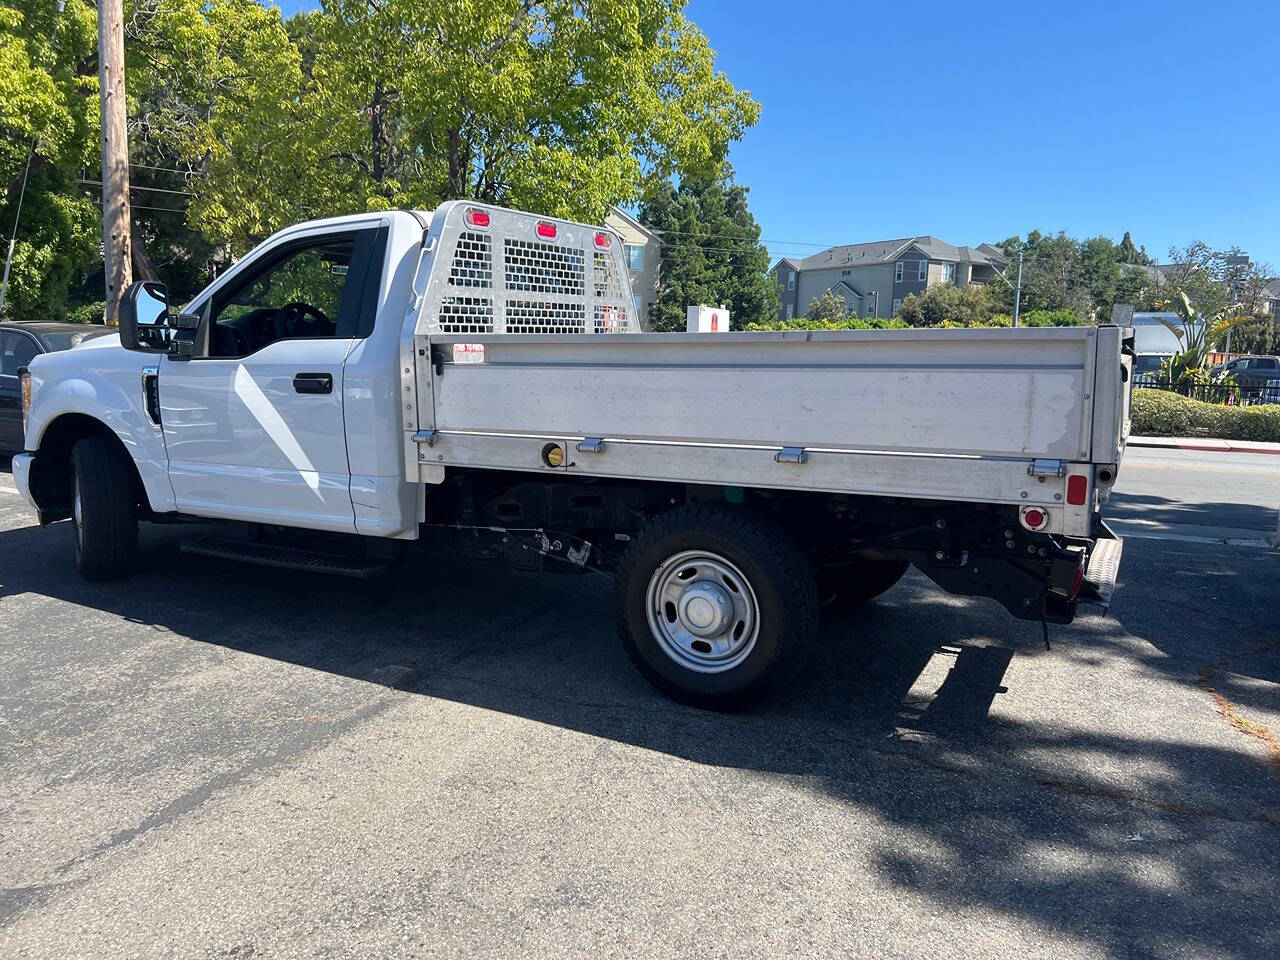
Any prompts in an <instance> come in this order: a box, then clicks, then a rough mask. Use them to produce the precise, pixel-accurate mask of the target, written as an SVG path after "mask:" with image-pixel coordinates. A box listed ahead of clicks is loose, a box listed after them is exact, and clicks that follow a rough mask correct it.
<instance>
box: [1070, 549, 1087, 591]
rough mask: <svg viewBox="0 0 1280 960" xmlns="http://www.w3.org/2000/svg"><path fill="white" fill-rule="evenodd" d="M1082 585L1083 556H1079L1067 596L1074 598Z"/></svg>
mask: <svg viewBox="0 0 1280 960" xmlns="http://www.w3.org/2000/svg"><path fill="white" fill-rule="evenodd" d="M1082 586H1084V556H1083V555H1082V556H1081V557H1080V566H1078V567H1076V575H1075V578H1074V579H1072V581H1071V592H1070V593H1069V594H1067V597H1068V598H1069V599H1071V600H1074V599H1075V598H1076V597H1078V596H1079V595H1080V588H1081V587H1082Z"/></svg>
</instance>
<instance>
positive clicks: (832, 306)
mask: <svg viewBox="0 0 1280 960" xmlns="http://www.w3.org/2000/svg"><path fill="white" fill-rule="evenodd" d="M804 316H805V319H806V320H812V321H813V322H815V323H819V324H822V325H824V326H832V327H835V326H839V325H840V324H842V323H844V321H846V320H847V319H849V310H848V304H847V303H845V300H844V297H842V296H840V295H839V294H837V293H832V292H831V291H830V290H828V291H827V292H826V293H824V294H823V295H822V296H820V297H814V298H813V299H812V300H810V301H809V309H808V310H807V311H805V315H804Z"/></svg>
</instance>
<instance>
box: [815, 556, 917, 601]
mask: <svg viewBox="0 0 1280 960" xmlns="http://www.w3.org/2000/svg"><path fill="white" fill-rule="evenodd" d="M910 568H911V561H909V560H855V561H854V562H853V563H843V564H840V565H839V566H834V567H823V568H822V569H821V570H819V571H818V595H819V596H820V597H821V599H822V606H823V609H825V610H851V609H852V608H854V607H858V606H861V605H862V604H864V603H866V602H867V601H868V600H874V599H875V598H876V597H878V596H880V594H882V593H884V592H885V591H887V590H889V589H891V588H892V587H893V586H894V585H895V584H897V582H898V581H899V580H901V579H902V578H903V577H904V576H905V575H906V572H907V570H909V569H910Z"/></svg>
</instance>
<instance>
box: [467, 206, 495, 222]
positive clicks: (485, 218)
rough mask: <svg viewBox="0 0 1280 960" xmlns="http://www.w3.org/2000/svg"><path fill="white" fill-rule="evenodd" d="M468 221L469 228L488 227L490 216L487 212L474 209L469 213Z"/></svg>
mask: <svg viewBox="0 0 1280 960" xmlns="http://www.w3.org/2000/svg"><path fill="white" fill-rule="evenodd" d="M466 221H467V226H469V227H487V226H488V225H489V214H488V212H487V211H485V210H476V209H474V208H472V209H469V210H468V211H467V216H466Z"/></svg>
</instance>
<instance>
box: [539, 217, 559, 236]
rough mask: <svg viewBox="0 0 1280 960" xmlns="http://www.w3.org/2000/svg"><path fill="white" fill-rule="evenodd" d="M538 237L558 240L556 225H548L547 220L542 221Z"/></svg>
mask: <svg viewBox="0 0 1280 960" xmlns="http://www.w3.org/2000/svg"><path fill="white" fill-rule="evenodd" d="M538 236H540V237H546V238H547V239H548V240H554V239H555V238H556V225H555V224H554V223H547V222H546V221H545V220H540V221H539V222H538Z"/></svg>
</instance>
